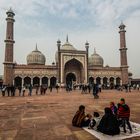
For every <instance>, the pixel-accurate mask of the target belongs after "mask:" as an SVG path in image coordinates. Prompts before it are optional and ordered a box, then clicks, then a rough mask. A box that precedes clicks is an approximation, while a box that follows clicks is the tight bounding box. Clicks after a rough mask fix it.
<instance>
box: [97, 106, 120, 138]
mask: <svg viewBox="0 0 140 140" xmlns="http://www.w3.org/2000/svg"><path fill="white" fill-rule="evenodd" d="M97 130H98V131H100V132H102V133H104V134H107V135H112V136H113V135H117V134H119V133H120V129H119V123H118V120H117V118H116V116H115V115H114V114H113V113H112V110H111V109H110V108H109V107H106V108H105V115H104V116H103V117H102V119H101V121H100V123H99V125H98V126H97Z"/></svg>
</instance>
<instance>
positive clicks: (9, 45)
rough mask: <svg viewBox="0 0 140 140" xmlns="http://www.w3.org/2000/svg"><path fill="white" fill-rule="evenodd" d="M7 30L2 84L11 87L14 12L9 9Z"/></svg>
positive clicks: (12, 76) (12, 77) (12, 75)
mask: <svg viewBox="0 0 140 140" xmlns="http://www.w3.org/2000/svg"><path fill="white" fill-rule="evenodd" d="M6 14H7V18H6V21H7V28H6V39H5V60H4V84H6V85H8V84H9V85H12V84H13V79H14V70H13V67H14V63H13V54H14V52H13V51H14V50H13V49H14V48H13V47H14V43H15V41H14V22H15V20H14V16H15V14H14V12H13V10H12V9H11V8H10V9H9V10H8V11H7V12H6Z"/></svg>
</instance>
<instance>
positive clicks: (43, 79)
mask: <svg viewBox="0 0 140 140" xmlns="http://www.w3.org/2000/svg"><path fill="white" fill-rule="evenodd" d="M42 85H45V86H48V77H43V78H42Z"/></svg>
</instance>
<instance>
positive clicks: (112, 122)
mask: <svg viewBox="0 0 140 140" xmlns="http://www.w3.org/2000/svg"><path fill="white" fill-rule="evenodd" d="M129 118H130V108H129V106H128V105H127V104H126V103H125V99H124V98H121V99H120V102H119V103H118V104H117V106H115V104H114V102H110V105H109V107H105V109H104V115H103V116H102V117H100V114H99V113H98V112H94V113H93V116H92V115H91V114H86V113H85V106H84V105H80V106H79V110H78V111H77V112H76V114H75V115H74V117H73V119H72V125H73V126H76V127H88V128H89V129H94V130H96V131H99V132H102V133H104V134H107V135H117V134H120V127H122V128H123V132H124V133H126V125H127V127H128V129H129V132H130V133H132V127H131V124H130V122H129Z"/></svg>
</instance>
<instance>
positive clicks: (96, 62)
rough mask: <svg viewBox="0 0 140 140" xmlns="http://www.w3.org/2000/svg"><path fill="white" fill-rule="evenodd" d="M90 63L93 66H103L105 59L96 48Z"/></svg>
mask: <svg viewBox="0 0 140 140" xmlns="http://www.w3.org/2000/svg"><path fill="white" fill-rule="evenodd" d="M88 63H89V66H91V67H103V64H104V60H103V58H102V57H101V56H100V55H99V54H97V53H96V50H94V53H93V54H92V55H91V56H90V57H89V61H88Z"/></svg>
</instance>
